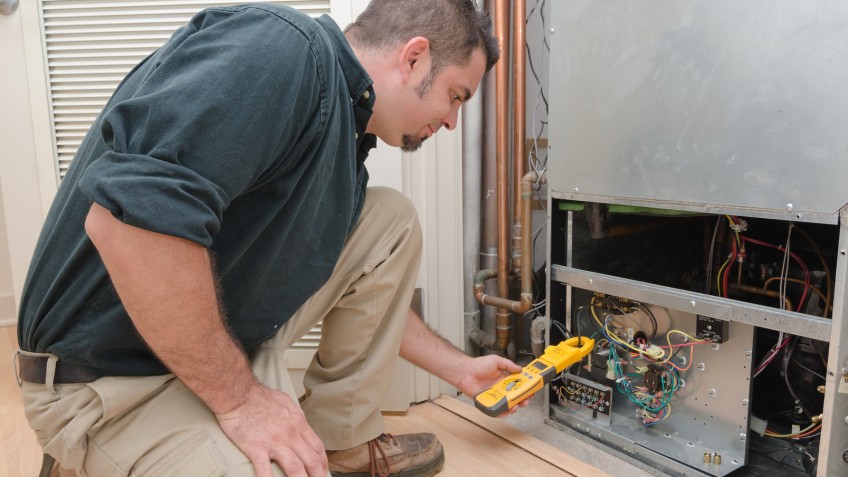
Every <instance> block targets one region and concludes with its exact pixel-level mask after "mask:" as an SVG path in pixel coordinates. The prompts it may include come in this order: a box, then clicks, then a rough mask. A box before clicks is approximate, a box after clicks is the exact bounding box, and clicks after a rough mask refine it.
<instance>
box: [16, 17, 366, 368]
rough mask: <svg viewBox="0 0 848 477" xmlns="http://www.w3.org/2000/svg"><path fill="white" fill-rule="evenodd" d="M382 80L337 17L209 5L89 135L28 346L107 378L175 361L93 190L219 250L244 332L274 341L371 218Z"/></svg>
mask: <svg viewBox="0 0 848 477" xmlns="http://www.w3.org/2000/svg"><path fill="white" fill-rule="evenodd" d="M371 84H372V81H371V79H370V78H369V76H368V74H367V73H366V71H365V70H364V68H363V67H362V65H361V64H360V63H359V61H358V60H357V59H356V57H355V56H354V54H353V51H352V50H351V49H350V46H349V45H348V43H347V41H346V40H345V38H344V35H343V34H342V32H341V31H340V30H339V28H338V27H337V26H336V25H335V23H334V22H333V20H332V19H330V18H329V17H326V16H324V17H321V18H319V19H318V20H317V21H316V20H313V19H311V18H309V17H308V16H306V15H304V14H302V13H299V12H297V11H295V10H293V9H290V8H285V7H279V6H272V5H242V6H236V7H227V8H215V9H209V10H205V11H203V12H201V13H199V14H198V15H197V16H195V17H194V18H193V19H192V20H191V22H190V23H189V24H188V25H186V26H185V27H183V28H181V29H180V30H178V31H177V32H176V33H175V34H174V35H173V37H172V38H171V39H170V40H169V41H168V42H167V43H166V44H165V45H164V46H162V47H161V48H160V49H159V50H157V51H156V52H154V53H153V54H152V55H150V56H149V57H148V58H147V59H145V60H144V61H142V62H141V63H140V64H139V65H138V66H136V67H135V68H134V69H133V70H132V71H131V72H130V73H129V75H127V77H126V78H125V79H124V81H123V82H122V83H121V85H120V86H119V87H118V89H117V90H116V92H115V94H114V95H113V96H112V98H111V99H110V100H109V102H108V104H107V105H106V107H105V108H104V110H103V112H102V113H101V114H100V116H99V117H98V118H97V120H96V121H95V123H94V125H93V126H92V128H91V130H90V131H89V133H88V135H87V136H86V137H85V139H84V141H83V143H82V145H81V146H80V148H79V151H78V153H77V156H76V158H75V159H74V161H73V163H72V165H71V168H70V169H69V170H68V174H67V176H66V177H65V179H64V180H63V181H62V184H61V186H60V188H59V191H58V193H57V196H56V198H55V200H54V203H53V205H52V208H51V210H50V213H49V214H48V217H47V220H46V223H45V225H44V229H43V230H42V233H41V236H40V238H39V241H38V244H37V247H36V251H35V255H34V258H33V261H32V264H31V266H30V270H29V275H28V278H27V283H26V285H25V289H24V293H23V298H22V302H21V311H20V317H19V322H18V326H19V327H18V340H19V344H20V346H21V348H22V349H24V350H27V351H35V352H50V353H53V354H55V355H57V356H58V357H59V358H60V359H62V360H65V361H67V362H69V363H71V364H75V365H78V366H84V367H87V368H90V369H91V370H93V371H95V372H98V373H100V374H102V375H152V374H163V373H166V372H167V370H166V368H165V367H164V366H163V365H162V364H161V363H160V362H159V361H158V360H157V359H156V358H155V357H154V356H153V354H152V353H151V351H150V350H149V348H148V347H147V346H146V345H145V344H144V342H143V341H142V340H141V338H140V337H139V335H138V333H137V332H136V330H135V328H134V326H133V324H132V322H131V321H130V319H129V317H128V315H127V313H126V311H125V310H124V308H123V306H122V305H121V302H120V300H119V299H118V297H117V294H116V293H115V289H114V287H113V285H112V283H111V281H110V279H109V276H108V274H107V273H106V270H105V268H104V266H103V263H102V262H101V260H100V258H99V256H98V254H97V250H96V249H95V248H94V246H93V245H92V243H91V241H90V240H89V239H88V237H87V236H86V234H85V230H84V227H83V224H84V220H85V216H86V214H87V212H88V210H89V208H90V206H91V203H92V201H93V202H96V203H98V204H100V205H102V206H104V207H106V208H107V209H109V210H110V211H111V212H112V214H113V215H114V216H115V217H117V218H118V219H120V220H121V221H123V222H124V223H127V224H130V225H133V226H135V227H140V228H143V229H146V230H151V231H155V232H159V233H163V234H168V235H173V236H177V237H182V238H185V239H188V240H191V241H194V242H196V243H199V244H201V245H204V246H206V247H209V248H210V249H211V250H212V252H213V255H214V257H215V267H216V269H217V272H218V274H219V278H220V282H221V290H222V295H223V296H222V301H223V303H222V305H223V308H224V309H225V310H226V313H227V316H228V321H229V326H230V327H231V328H232V330H233V332H234V334H235V336H236V337H237V339H238V341H239V342H240V343H241V344H242V345H243V346H244V347H245V349H248V350H249V349H251V348H252V347H254V346H256V345H257V344H259V343H261V342H262V341H265V340H267V339H268V338H270V337H271V336H272V335H273V334H274V333H275V332H276V331H277V330H278V329H279V327H280V326H282V325H283V324H284V323H285V322H286V320H288V319H289V318H290V317H291V316H292V314H293V313H294V312H295V311H296V310H297V309H298V307H300V305H301V304H303V303H304V302H305V301H306V299H307V298H309V296H310V295H312V294H313V293H314V292H315V291H316V290H317V289H318V288H319V287H321V285H323V284H324V283H325V281H326V280H327V278H328V277H329V276H330V273H331V272H332V270H333V267H334V266H335V264H336V261H337V259H338V256H339V254H340V252H341V248H342V246H343V244H344V241H345V239H346V237H347V235H348V233H349V232H350V231H351V230H352V228H353V226H354V225H355V224H356V221H357V219H358V216H359V213H360V211H361V208H362V204H363V202H364V195H365V186H366V183H367V181H368V173H367V171H366V170H365V166H364V164H363V162H364V160H365V158H366V156H367V154H368V151H369V150H370V149H371V148H372V147H374V145H375V144H376V138H375V137H374V136H373V135H371V134H366V133H365V127H366V125H367V123H368V119H369V118H370V116H371V111H372V106H373V104H374V99H375V96H374V92H373V89H372V88H371ZM365 91H368V92H369V94H366V95H363V93H364V92H365ZM138 253H139V254H140V255H142V256H143V254H144V250H139V251H138ZM160 279H161V280H167V279H168V277H161V278H160ZM196 332H197V333H203V332H204V330H202V329H199V330H196Z"/></svg>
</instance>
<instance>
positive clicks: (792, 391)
mask: <svg viewBox="0 0 848 477" xmlns="http://www.w3.org/2000/svg"><path fill="white" fill-rule="evenodd" d="M798 341H799V338H798V337H797V336H796V337H794V338H792V342H791V343H789V351H787V353H786V356H785V357H784V358H783V380H784V381H785V382H786V387H787V389H789V394H791V395H792V399H793V400H794V401H795V404H796V405H798V406H799V407H800V408H801V410H802V411H803V412H804V414H805V415H806V416H807V419H809V420H810V422H813V416H812V414H810V411H809V409H807V406H805V405H804V403H803V402H801V400H800V399H799V398H798V395H797V394H796V393H795V389H794V388H793V387H792V384H791V383H790V382H789V361H790V360H791V359H792V354H793V353H794V352H795V346H797V345H798Z"/></svg>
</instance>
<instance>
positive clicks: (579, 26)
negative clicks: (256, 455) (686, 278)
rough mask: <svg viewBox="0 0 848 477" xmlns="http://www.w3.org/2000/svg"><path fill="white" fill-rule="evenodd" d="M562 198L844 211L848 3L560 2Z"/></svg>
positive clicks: (555, 110) (555, 55) (788, 212)
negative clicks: (842, 209) (842, 208)
mask: <svg viewBox="0 0 848 477" xmlns="http://www.w3.org/2000/svg"><path fill="white" fill-rule="evenodd" d="M551 10H552V12H551V14H552V27H553V29H554V30H553V34H552V35H551V42H552V43H551V64H550V81H551V91H550V103H551V112H550V130H549V133H548V134H549V137H550V146H551V150H550V154H549V157H550V160H549V177H548V179H549V183H550V187H551V190H552V194H553V195H554V196H555V197H560V198H569V199H576V200H588V201H596V202H609V203H623V204H636V205H649V206H654V207H665V208H678V209H683V210H691V211H703V212H709V213H727V212H733V213H739V214H741V215H745V214H747V215H749V216H758V217H768V218H778V219H789V220H798V221H809V222H821V223H836V222H837V220H838V211H839V209H840V208H841V207H842V206H844V205H845V204H846V203H848V187H846V185H845V182H846V179H845V178H846V177H848V88H846V87H845V79H846V78H848V2H843V1H836V0H831V1H821V0H819V1H805V2H798V1H797V0H758V1H745V2H738V1H735V0H711V1H708V2H706V1H705V2H689V1H680V0H632V1H628V2H615V1H584V0H580V1H576V0H575V1H572V0H568V1H557V2H554V4H553V5H552V7H551Z"/></svg>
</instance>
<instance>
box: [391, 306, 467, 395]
mask: <svg viewBox="0 0 848 477" xmlns="http://www.w3.org/2000/svg"><path fill="white" fill-rule="evenodd" d="M400 356H401V357H402V358H404V359H406V360H407V361H409V362H410V363H412V364H414V365H416V366H418V367H420V368H422V369H424V370H425V371H427V372H429V373H431V374H433V375H435V376H437V377H439V378H441V379H442V380H444V381H446V382H447V383H450V384H451V385H452V386H456V387H458V383H459V379H460V378H461V377H462V374H463V373H462V371H463V369H464V365H465V364H466V363H467V362H468V361H469V360H470V359H471V358H470V357H469V356H467V355H466V354H465V353H463V352H462V351H460V350H459V349H457V348H456V347H455V346H454V345H453V344H451V343H450V342H448V341H447V340H446V339H444V338H442V337H441V336H439V335H437V334H436V333H435V332H434V331H432V330H431V329H430V328H429V327H428V326H427V325H426V324H425V323H424V322H423V321H421V319H420V318H419V317H418V315H416V314H415V312H413V311H412V310H409V314H408V315H407V318H406V331H404V334H403V341H401V345H400Z"/></svg>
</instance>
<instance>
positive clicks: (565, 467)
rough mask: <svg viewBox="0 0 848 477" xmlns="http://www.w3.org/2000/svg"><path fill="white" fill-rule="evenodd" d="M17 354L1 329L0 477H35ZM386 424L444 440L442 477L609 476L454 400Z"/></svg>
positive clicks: (37, 454) (36, 463)
mask: <svg viewBox="0 0 848 477" xmlns="http://www.w3.org/2000/svg"><path fill="white" fill-rule="evenodd" d="M16 349H17V338H16V334H15V328H14V327H2V328H0V439H2V441H0V442H2V445H0V477H30V476H32V477H35V476H36V475H37V473H38V469H39V467H40V465H41V449H40V448H39V446H38V444H36V442H35V436H34V435H33V432H32V430H30V428H29V426H28V425H27V422H26V419H25V418H24V413H23V402H22V400H21V395H20V392H19V391H18V385H17V382H16V381H15V374H14V371H13V369H12V358H11V356H12V353H14V351H15V350H16ZM386 424H387V431H388V432H391V433H394V434H402V433H406V432H433V433H435V434H436V435H437V436H438V437H439V440H441V442H442V444H443V445H444V447H445V455H446V463H445V467H444V469H442V471H441V472H440V473H439V474H438V477H474V476H480V477H497V476H502V475H532V476H534V477H547V476H557V477H559V476H578V477H583V476H587V477H588V476H592V477H595V476H605V475H607V474H604V473H602V472H601V471H599V470H597V469H594V468H592V467H589V466H587V465H586V464H585V463H583V462H581V461H579V460H576V459H574V458H573V457H571V456H569V455H568V454H565V453H563V452H561V451H559V450H557V449H555V448H553V447H551V446H549V445H547V444H545V443H544V442H541V441H539V440H537V439H535V438H533V437H531V436H529V435H527V434H525V433H523V432H521V431H518V430H516V429H515V428H512V427H510V426H508V425H507V424H504V423H503V421H502V420H498V419H492V418H489V417H487V416H485V415H483V414H482V413H480V412H479V411H477V410H476V409H474V408H472V407H471V406H469V405H468V404H465V403H463V402H460V401H458V400H456V399H453V398H448V397H441V398H439V399H436V400H434V401H432V402H428V403H424V404H419V405H415V406H412V407H411V408H410V410H409V412H407V413H405V414H402V415H387V416H386Z"/></svg>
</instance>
